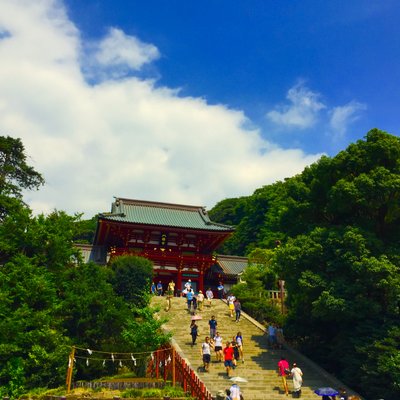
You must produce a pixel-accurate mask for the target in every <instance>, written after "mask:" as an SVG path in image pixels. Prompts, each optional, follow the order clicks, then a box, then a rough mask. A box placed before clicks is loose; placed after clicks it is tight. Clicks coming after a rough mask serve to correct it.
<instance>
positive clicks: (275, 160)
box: [0, 0, 400, 218]
mask: <svg viewBox="0 0 400 400" xmlns="http://www.w3.org/2000/svg"><path fill="white" fill-rule="evenodd" d="M399 20H400V3H399V2H398V1H397V0H383V1H382V0H352V1H346V0H330V1H320V0H302V1H295V0H280V1H275V0H242V1H232V0H213V1H211V0H203V1H200V2H199V1H188V0H169V1H163V0H157V1H156V0H146V1H142V0H129V1H128V0H125V1H123V0H63V1H62V0H35V1H31V0H0V135H2V136H7V135H8V136H12V137H15V138H21V140H22V142H23V144H24V146H25V149H26V153H27V156H28V160H27V161H28V163H29V164H30V165H32V166H34V168H35V169H36V170H37V171H38V172H40V173H41V174H42V175H43V177H44V179H45V180H46V184H45V186H44V187H42V188H40V190H39V191H32V192H26V193H24V199H25V201H26V202H27V203H28V204H29V206H30V207H31V208H32V210H33V211H34V213H42V212H43V213H46V214H47V213H50V212H52V211H53V210H64V211H66V212H68V213H69V214H74V213H83V214H84V216H85V217H87V218H91V217H92V216H94V215H95V214H97V213H99V212H104V211H109V210H110V206H111V202H112V201H113V196H116V197H123V198H131V199H140V200H149V201H160V202H169V203H178V204H189V205H198V206H205V207H206V208H207V209H210V208H212V207H213V206H214V205H215V204H216V203H217V202H219V201H221V200H223V199H225V198H231V197H239V196H248V195H251V194H252V193H253V192H254V190H256V189H257V188H260V187H262V186H264V185H268V184H271V183H273V182H276V181H278V180H282V179H284V178H286V177H290V176H293V175H295V174H298V173H301V171H302V170H303V169H304V168H305V167H306V166H307V165H310V164H311V163H313V162H315V161H317V160H318V159H319V158H320V157H321V155H328V156H334V155H336V154H337V153H338V152H339V151H341V150H344V149H345V148H346V147H347V146H348V145H349V144H350V143H352V142H355V141H357V140H360V139H363V137H364V136H365V135H366V133H367V132H368V131H369V130H370V129H372V128H375V127H376V128H379V129H382V130H385V131H387V132H389V133H392V134H395V135H399V134H400V118H399V115H400V112H399V105H400V30H399V29H398V21H399Z"/></svg>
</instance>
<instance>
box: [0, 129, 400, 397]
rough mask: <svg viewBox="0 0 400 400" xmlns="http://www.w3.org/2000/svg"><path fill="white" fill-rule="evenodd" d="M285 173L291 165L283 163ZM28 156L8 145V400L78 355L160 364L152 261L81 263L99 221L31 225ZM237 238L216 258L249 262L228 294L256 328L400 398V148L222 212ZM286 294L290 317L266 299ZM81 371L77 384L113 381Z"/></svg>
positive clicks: (365, 387) (2, 239) (48, 381)
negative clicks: (261, 324) (130, 352)
mask: <svg viewBox="0 0 400 400" xmlns="http://www.w3.org/2000/svg"><path fill="white" fill-rule="evenodd" d="M282 161H283V162H284V160H282ZM43 183H44V180H43V178H42V176H41V175H40V173H38V172H36V171H35V170H34V169H33V168H32V167H30V166H29V165H27V164H26V155H25V151H24V147H23V144H22V143H21V141H20V140H18V139H13V138H10V137H1V136H0V315H1V318H0V396H4V395H8V396H12V397H17V396H18V395H20V394H22V393H24V392H26V391H27V390H30V389H32V388H35V387H36V388H37V387H41V386H50V387H55V386H57V385H62V384H63V383H64V381H65V374H66V369H67V361H68V354H69V351H70V349H71V346H72V345H77V346H80V347H82V348H95V349H97V350H103V351H114V350H115V348H116V346H117V343H118V351H124V350H125V349H131V348H132V347H133V348H135V349H137V351H140V350H143V351H148V350H149V351H151V350H152V349H154V348H157V347H158V346H159V345H160V344H161V343H163V342H165V341H166V340H168V337H166V336H164V335H163V334H162V333H161V332H160V329H159V328H160V325H161V323H162V321H154V320H153V318H152V314H153V310H152V309H150V308H149V298H148V294H147V288H148V286H149V282H150V279H151V276H152V265H151V263H150V262H148V261H147V260H144V259H140V258H132V257H122V258H119V259H117V261H116V262H114V263H113V264H112V265H111V266H110V268H104V267H99V266H97V265H95V264H84V263H82V261H81V260H80V256H79V254H78V253H77V251H76V249H75V248H74V246H73V243H74V241H76V240H79V241H81V242H82V241H86V242H90V241H91V237H92V235H93V230H94V226H95V218H93V219H91V220H89V221H82V220H81V216H80V215H74V216H69V215H67V214H66V213H64V212H62V211H54V212H53V213H51V214H50V215H39V216H33V215H32V212H31V210H30V209H29V207H28V206H27V205H26V204H25V203H24V201H23V198H22V194H21V193H22V190H23V189H32V190H36V189H39V188H40V186H41V185H42V184H43ZM209 214H210V217H211V219H212V220H213V221H215V222H220V223H225V224H229V225H235V226H236V232H235V234H234V235H233V236H232V237H231V239H229V240H228V241H227V242H226V243H225V244H224V245H223V247H222V248H221V249H219V252H221V253H225V254H235V255H246V256H248V258H249V266H248V267H247V268H246V270H245V272H244V274H243V276H242V281H244V282H245V283H239V284H238V285H236V286H235V287H234V288H233V290H234V291H235V293H236V294H238V296H239V297H240V299H241V300H242V305H243V308H244V309H245V310H246V311H249V312H251V313H252V314H253V315H254V316H255V317H256V318H258V319H260V320H261V321H274V322H277V323H279V324H283V325H284V330H285V334H286V337H287V338H288V340H290V342H291V343H292V344H293V345H295V346H297V347H298V348H299V349H300V350H301V351H303V352H304V353H306V354H307V355H308V356H310V357H311V358H312V359H314V360H315V361H316V362H318V363H319V364H321V365H322V366H324V367H325V368H326V369H327V370H329V371H331V372H332V373H334V374H335V375H337V376H338V377H339V378H340V379H342V380H343V381H345V382H346V383H347V384H348V385H349V386H351V387H352V388H354V389H356V390H358V391H359V392H360V393H362V394H363V395H365V396H366V398H369V399H374V398H387V399H391V398H399V397H400V327H399V319H400V318H399V317H400V315H399V305H400V274H399V269H400V139H399V138H398V137H396V136H393V135H390V134H388V133H386V132H383V131H380V130H377V129H374V130H371V131H370V132H368V134H367V135H366V137H365V139H364V140H360V141H358V142H356V143H354V144H351V145H350V146H349V147H348V148H347V149H345V150H344V151H342V152H340V153H339V154H337V155H336V156H335V157H326V156H325V157H322V158H321V159H320V160H319V161H318V162H316V163H315V164H313V165H311V166H309V167H307V168H306V169H305V170H304V171H303V172H302V173H301V174H299V175H297V176H294V177H291V178H287V179H286V180H284V181H281V182H276V183H274V184H271V185H267V186H264V187H262V188H260V189H258V190H256V191H255V192H254V193H253V194H252V195H250V196H248V197H240V198H234V199H225V200H222V201H221V202H219V203H218V204H217V205H216V206H215V207H214V208H213V209H212V210H210V212H209ZM278 280H284V281H285V287H286V289H287V291H288V298H287V302H286V303H287V304H286V306H287V314H286V315H285V316H282V315H281V314H280V312H279V311H280V310H278V309H277V308H276V307H275V306H273V305H271V304H270V303H269V302H268V294H267V289H273V288H274V289H276V288H277V282H278ZM115 369H116V365H115V364H113V363H109V364H107V366H106V371H105V370H104V368H103V369H101V366H98V365H92V364H90V365H86V364H85V363H79V362H78V363H77V369H76V374H77V377H78V378H93V377H96V376H98V375H100V374H105V373H109V374H111V373H113V372H115Z"/></svg>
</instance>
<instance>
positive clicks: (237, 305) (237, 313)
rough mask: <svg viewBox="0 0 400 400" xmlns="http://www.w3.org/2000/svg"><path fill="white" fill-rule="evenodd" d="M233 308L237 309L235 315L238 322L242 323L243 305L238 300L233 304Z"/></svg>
mask: <svg viewBox="0 0 400 400" xmlns="http://www.w3.org/2000/svg"><path fill="white" fill-rule="evenodd" d="M233 306H234V308H235V314H236V322H239V321H240V315H241V314H242V305H241V304H240V301H239V300H238V299H236V300H235V301H234V302H233Z"/></svg>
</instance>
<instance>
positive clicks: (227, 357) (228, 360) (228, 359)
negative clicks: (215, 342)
mask: <svg viewBox="0 0 400 400" xmlns="http://www.w3.org/2000/svg"><path fill="white" fill-rule="evenodd" d="M224 365H225V368H226V376H227V377H228V378H229V377H230V372H231V369H232V368H233V347H232V344H231V342H226V346H225V348H224ZM231 394H232V393H231Z"/></svg>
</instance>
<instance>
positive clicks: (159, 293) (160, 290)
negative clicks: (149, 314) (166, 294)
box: [157, 281, 163, 296]
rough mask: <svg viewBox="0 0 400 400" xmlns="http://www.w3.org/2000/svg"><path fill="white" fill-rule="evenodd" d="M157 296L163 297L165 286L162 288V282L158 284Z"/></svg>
mask: <svg viewBox="0 0 400 400" xmlns="http://www.w3.org/2000/svg"><path fill="white" fill-rule="evenodd" d="M157 294H158V295H159V296H162V295H163V286H162V283H161V281H159V282H158V283H157Z"/></svg>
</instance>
